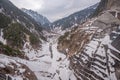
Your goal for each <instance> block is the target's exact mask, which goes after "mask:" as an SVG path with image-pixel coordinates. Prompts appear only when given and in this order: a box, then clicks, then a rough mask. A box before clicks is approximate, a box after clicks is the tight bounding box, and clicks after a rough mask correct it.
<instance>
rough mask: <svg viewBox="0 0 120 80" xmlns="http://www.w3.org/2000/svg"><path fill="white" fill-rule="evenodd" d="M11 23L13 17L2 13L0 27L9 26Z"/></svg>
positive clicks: (0, 14)
mask: <svg viewBox="0 0 120 80" xmlns="http://www.w3.org/2000/svg"><path fill="white" fill-rule="evenodd" d="M10 23H11V19H10V18H9V17H7V16H5V15H3V14H2V13H0V28H4V27H7V26H8V24H10Z"/></svg>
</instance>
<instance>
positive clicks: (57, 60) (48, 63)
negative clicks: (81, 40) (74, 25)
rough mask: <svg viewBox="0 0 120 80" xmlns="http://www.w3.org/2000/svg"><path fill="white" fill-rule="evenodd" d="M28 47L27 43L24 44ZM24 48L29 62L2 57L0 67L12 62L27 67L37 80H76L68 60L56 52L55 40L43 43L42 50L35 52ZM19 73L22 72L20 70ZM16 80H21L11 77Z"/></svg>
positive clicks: (20, 78)
mask: <svg viewBox="0 0 120 80" xmlns="http://www.w3.org/2000/svg"><path fill="white" fill-rule="evenodd" d="M26 45H29V43H26V44H25V46H26ZM25 46H24V51H25V53H26V55H27V56H28V57H29V60H24V59H20V58H16V57H9V56H5V55H2V57H0V63H2V64H1V65H0V66H1V67H4V64H6V65H7V64H8V63H10V62H14V63H16V64H18V63H22V64H25V65H26V66H27V67H29V68H30V69H31V70H32V71H33V72H34V73H35V75H36V76H37V78H38V80H76V78H75V76H74V74H73V72H72V71H71V70H70V69H69V60H68V59H67V58H66V56H65V55H64V54H62V53H60V52H58V51H57V38H56V37H53V38H52V39H50V40H49V41H48V42H44V43H43V45H42V49H40V50H38V51H35V50H33V49H31V47H29V49H27V48H26V47H25ZM20 70H21V71H23V70H22V69H21V68H20ZM13 77H14V78H15V79H17V80H23V79H22V76H17V77H16V76H13Z"/></svg>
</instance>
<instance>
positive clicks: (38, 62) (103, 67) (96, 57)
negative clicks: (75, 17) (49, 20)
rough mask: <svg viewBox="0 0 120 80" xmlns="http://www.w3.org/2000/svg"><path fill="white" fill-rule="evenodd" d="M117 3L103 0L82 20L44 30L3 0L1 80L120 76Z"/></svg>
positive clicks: (105, 79)
mask: <svg viewBox="0 0 120 80" xmlns="http://www.w3.org/2000/svg"><path fill="white" fill-rule="evenodd" d="M119 2H120V1H119V0H101V2H100V4H99V5H98V7H97V9H96V10H95V12H94V14H93V15H92V17H91V16H90V18H89V19H86V21H85V22H84V23H82V24H77V25H76V26H74V27H72V28H71V26H70V28H68V29H65V30H62V29H61V27H57V26H56V28H53V29H52V31H46V30H44V29H43V28H42V26H40V25H39V24H38V23H37V22H36V21H35V20H34V19H32V18H31V16H29V15H28V14H26V13H24V12H22V11H21V10H20V9H18V8H17V7H15V6H14V5H13V4H12V3H11V2H10V1H9V0H0V80H1V79H2V80H6V79H7V80H120V45H119V44H120V7H119ZM93 16H94V17H93ZM73 22H74V21H73ZM74 25H75V24H74Z"/></svg>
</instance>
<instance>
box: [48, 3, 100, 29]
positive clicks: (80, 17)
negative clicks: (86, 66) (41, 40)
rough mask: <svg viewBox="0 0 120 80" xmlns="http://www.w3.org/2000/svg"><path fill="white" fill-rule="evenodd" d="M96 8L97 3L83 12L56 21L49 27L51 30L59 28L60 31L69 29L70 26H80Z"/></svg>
mask: <svg viewBox="0 0 120 80" xmlns="http://www.w3.org/2000/svg"><path fill="white" fill-rule="evenodd" d="M97 6H98V3H97V4H95V5H93V6H90V7H88V8H86V9H84V10H81V11H79V12H76V13H74V14H72V15H70V16H68V17H65V18H62V19H60V20H57V21H55V22H53V23H52V24H51V25H49V26H50V27H52V28H54V27H61V28H62V29H66V28H70V27H72V26H76V25H78V24H81V23H82V22H84V21H85V20H86V19H88V18H89V16H90V15H91V14H93V12H94V11H95V10H96V8H97Z"/></svg>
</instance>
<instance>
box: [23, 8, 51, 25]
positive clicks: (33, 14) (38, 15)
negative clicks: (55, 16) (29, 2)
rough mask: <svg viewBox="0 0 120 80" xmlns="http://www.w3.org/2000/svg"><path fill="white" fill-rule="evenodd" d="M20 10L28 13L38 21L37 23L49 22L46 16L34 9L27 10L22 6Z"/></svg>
mask: <svg viewBox="0 0 120 80" xmlns="http://www.w3.org/2000/svg"><path fill="white" fill-rule="evenodd" d="M22 11H23V12H25V13H27V14H28V15H30V16H31V17H32V18H33V19H34V20H35V21H36V22H38V24H40V25H42V26H43V25H45V24H50V21H49V20H48V19H47V18H46V17H44V16H42V15H40V14H38V13H37V12H35V11H32V10H27V9H24V8H23V9H22Z"/></svg>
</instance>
